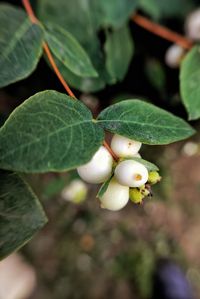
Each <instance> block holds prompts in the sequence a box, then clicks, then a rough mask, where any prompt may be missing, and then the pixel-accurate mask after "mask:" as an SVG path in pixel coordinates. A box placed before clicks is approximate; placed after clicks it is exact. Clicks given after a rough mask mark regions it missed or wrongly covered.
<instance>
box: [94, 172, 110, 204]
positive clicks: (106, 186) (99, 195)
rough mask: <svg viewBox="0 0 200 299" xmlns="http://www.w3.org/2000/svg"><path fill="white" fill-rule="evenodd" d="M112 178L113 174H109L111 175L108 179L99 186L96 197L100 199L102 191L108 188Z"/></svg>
mask: <svg viewBox="0 0 200 299" xmlns="http://www.w3.org/2000/svg"><path fill="white" fill-rule="evenodd" d="M112 178H113V174H112V175H111V177H110V178H109V179H107V180H106V181H105V182H104V183H103V184H102V185H101V188H100V189H99V191H98V193H97V195H96V197H97V198H99V199H101V198H102V196H103V195H104V193H105V192H106V190H107V189H108V186H109V184H110V181H111V180H112Z"/></svg>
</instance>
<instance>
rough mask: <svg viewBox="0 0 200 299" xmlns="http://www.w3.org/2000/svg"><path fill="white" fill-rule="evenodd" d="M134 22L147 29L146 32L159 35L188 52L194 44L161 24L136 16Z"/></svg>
mask: <svg viewBox="0 0 200 299" xmlns="http://www.w3.org/2000/svg"><path fill="white" fill-rule="evenodd" d="M132 20H133V21H134V22H135V23H136V24H137V25H139V26H141V27H143V28H145V29H146V30H148V31H150V32H152V33H153V34H155V35H158V36H160V37H162V38H164V39H166V40H168V41H171V42H173V43H176V44H178V45H179V46H181V47H183V48H184V49H186V50H189V49H191V47H192V45H193V43H192V41H191V40H190V39H188V38H186V37H184V36H182V35H180V34H178V33H176V32H174V31H172V30H170V29H168V28H166V27H164V26H161V25H159V24H156V23H154V22H152V21H150V20H149V19H147V18H145V17H143V16H141V15H139V14H135V15H133V16H132Z"/></svg>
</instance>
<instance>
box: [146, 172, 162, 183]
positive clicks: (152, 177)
mask: <svg viewBox="0 0 200 299" xmlns="http://www.w3.org/2000/svg"><path fill="white" fill-rule="evenodd" d="M160 180H161V176H160V175H159V173H158V172H157V171H150V172H149V177H148V183H149V184H151V185H154V184H156V183H158V182H160Z"/></svg>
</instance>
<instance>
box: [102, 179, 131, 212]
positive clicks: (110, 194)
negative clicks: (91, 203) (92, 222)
mask: <svg viewBox="0 0 200 299" xmlns="http://www.w3.org/2000/svg"><path fill="white" fill-rule="evenodd" d="M100 200H101V207H102V208H104V209H108V210H111V211H118V210H120V209H122V208H123V207H125V205H126V204H127V203H128V200H129V187H127V186H122V185H120V184H119V183H118V182H117V181H116V180H115V178H113V179H112V180H111V181H110V183H109V186H108V188H107V190H106V192H105V193H104V194H103V196H102V197H101V199H100Z"/></svg>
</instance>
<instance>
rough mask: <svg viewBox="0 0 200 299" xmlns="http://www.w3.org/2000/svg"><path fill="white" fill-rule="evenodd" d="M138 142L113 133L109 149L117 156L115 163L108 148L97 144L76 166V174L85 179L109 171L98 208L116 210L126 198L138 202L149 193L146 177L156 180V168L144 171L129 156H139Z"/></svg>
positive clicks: (95, 178)
mask: <svg viewBox="0 0 200 299" xmlns="http://www.w3.org/2000/svg"><path fill="white" fill-rule="evenodd" d="M141 145H142V144H141V142H138V141H135V140H132V139H129V138H126V137H123V136H120V135H114V136H113V138H112V141H111V149H112V151H113V152H114V154H115V155H116V156H117V157H119V161H118V162H117V163H115V161H114V159H113V157H112V155H111V154H110V152H109V151H108V150H107V149H106V148H105V147H104V146H101V147H100V148H99V149H98V151H97V152H96V153H95V155H94V156H93V157H92V159H91V160H90V161H89V162H88V163H87V164H85V165H83V166H80V167H78V169H77V171H78V174H79V176H80V177H81V178H82V179H83V180H84V181H86V182H88V183H96V184H99V183H103V182H105V181H107V180H108V179H109V178H111V176H112V175H113V176H112V178H111V180H110V182H109V185H108V188H107V190H106V191H105V193H104V194H103V195H102V197H101V198H100V201H101V207H102V208H105V209H108V210H112V211H117V210H120V209H122V208H123V207H124V206H125V205H126V204H127V203H128V200H129V198H130V199H131V200H132V201H133V202H135V203H139V202H141V201H142V199H143V198H144V197H145V196H147V195H149V193H150V191H149V190H148V188H146V186H145V184H146V183H147V182H149V180H150V179H151V181H152V182H151V183H155V182H158V181H159V180H160V176H159V175H158V173H157V172H150V173H148V170H147V168H146V167H145V166H144V165H143V164H142V163H139V162H138V161H135V160H133V159H131V158H140V157H141V156H140V154H139V153H138V152H139V150H140V148H141ZM152 175H153V176H152ZM150 177H151V178H150ZM152 179H153V180H152Z"/></svg>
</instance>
